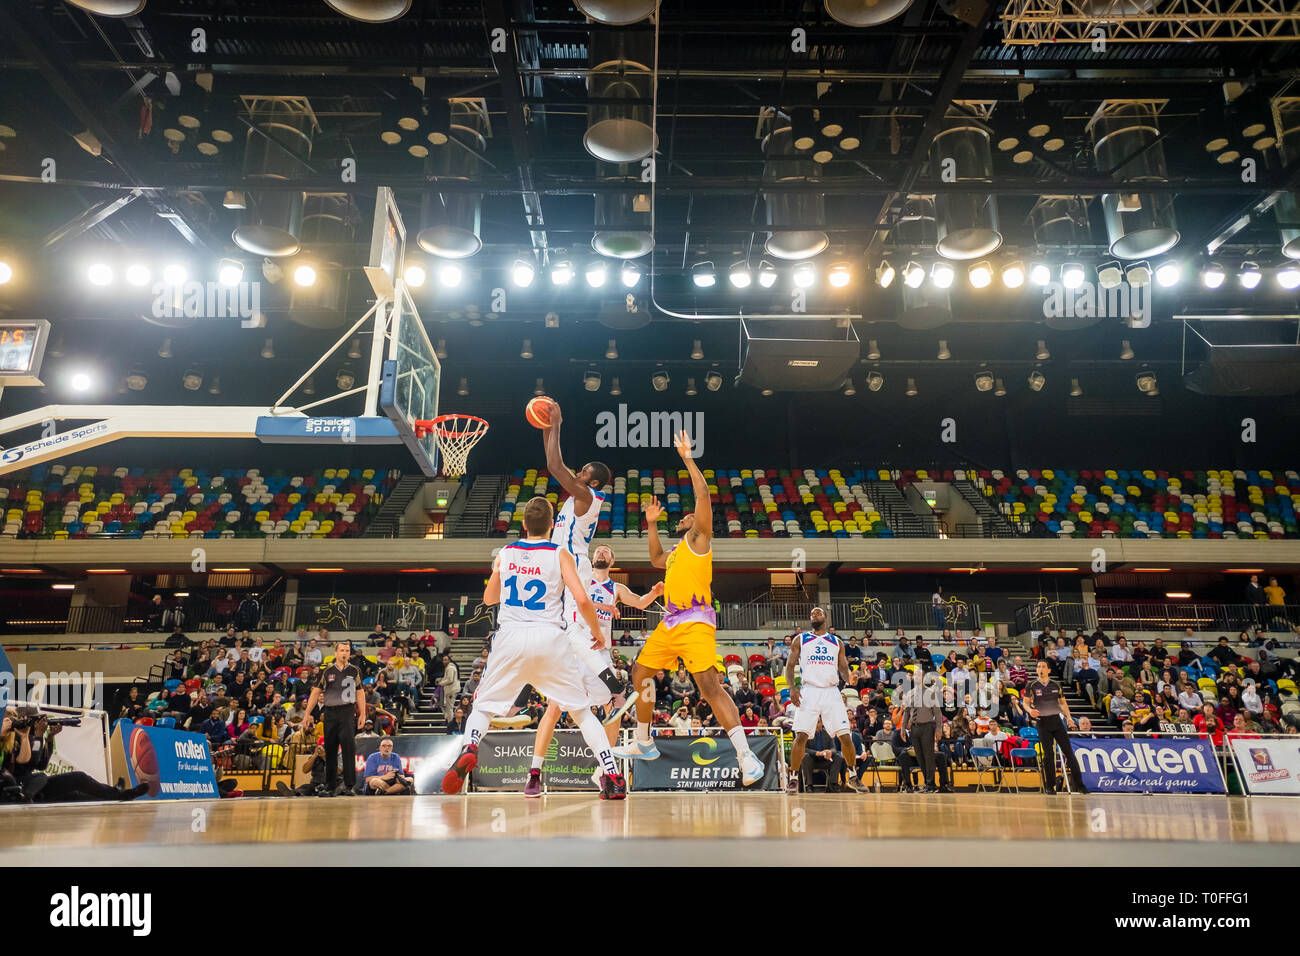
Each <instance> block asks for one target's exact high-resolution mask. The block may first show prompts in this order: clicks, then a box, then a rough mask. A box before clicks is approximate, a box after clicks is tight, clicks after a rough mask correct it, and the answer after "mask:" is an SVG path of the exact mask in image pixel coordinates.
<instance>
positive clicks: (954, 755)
mask: <svg viewBox="0 0 1300 956" xmlns="http://www.w3.org/2000/svg"><path fill="white" fill-rule="evenodd" d="M939 753H940V754H943V755H944V756H945V757H947V758H948V762H949V764H951V765H952V766H954V767H957V766H963V765H965V763H966V760H967V758H968V757H969V756H970V748H969V747H968V746H967V743H966V741H965V740H963V739H962V738H961V737H955V736H953V732H952V721H951V720H945V721H944V722H943V729H942V730H941V731H940V732H939Z"/></svg>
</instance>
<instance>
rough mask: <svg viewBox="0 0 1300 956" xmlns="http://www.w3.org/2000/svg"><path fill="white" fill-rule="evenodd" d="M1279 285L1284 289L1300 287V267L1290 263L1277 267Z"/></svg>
mask: <svg viewBox="0 0 1300 956" xmlns="http://www.w3.org/2000/svg"><path fill="white" fill-rule="evenodd" d="M1277 283H1278V285H1280V286H1281V287H1282V288H1284V289H1294V288H1296V287H1297V286H1300V266H1297V265H1296V264H1295V263H1294V262H1288V263H1286V264H1284V265H1280V266H1278V267H1277Z"/></svg>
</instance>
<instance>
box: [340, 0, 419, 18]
mask: <svg viewBox="0 0 1300 956" xmlns="http://www.w3.org/2000/svg"><path fill="white" fill-rule="evenodd" d="M325 3H326V5H328V6H329V8H330V9H331V10H335V11H337V12H338V13H341V14H343V15H344V16H345V17H351V18H352V19H353V20H362V21H364V22H366V23H389V22H391V21H393V20H397V19H399V18H401V17H404V16H406V12H407V11H408V10H410V9H411V0H325Z"/></svg>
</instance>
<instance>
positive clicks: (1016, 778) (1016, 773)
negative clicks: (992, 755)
mask: <svg viewBox="0 0 1300 956" xmlns="http://www.w3.org/2000/svg"><path fill="white" fill-rule="evenodd" d="M1008 756H1009V757H1010V758H1011V782H1012V784H1013V785H1014V786H1015V788H1016V793H1019V792H1020V766H1023V764H1022V765H1020V766H1017V765H1016V761H1017V760H1034V759H1035V758H1037V756H1038V751H1037V750H1036V749H1035V748H1033V747H1016V748H1015V749H1014V750H1012V751H1011V752H1010V753H1009V754H1008Z"/></svg>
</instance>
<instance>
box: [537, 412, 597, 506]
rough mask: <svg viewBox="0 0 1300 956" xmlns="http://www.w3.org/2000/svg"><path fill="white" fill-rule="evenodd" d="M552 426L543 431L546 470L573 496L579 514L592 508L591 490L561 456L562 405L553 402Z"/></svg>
mask: <svg viewBox="0 0 1300 956" xmlns="http://www.w3.org/2000/svg"><path fill="white" fill-rule="evenodd" d="M550 411H551V424H550V425H548V426H547V427H545V428H543V429H542V445H543V446H544V447H545V448H546V470H547V471H549V472H550V473H551V475H552V476H553V477H554V478H555V480H556V481H558V482H559V483H560V487H561V488H563V489H564V490H565V491H567V492H568V493H569V494H570V495H572V496H573V506H574V508H575V509H576V510H577V511H578V513H579V514H581V513H582V512H584V511H586V510H587V509H588V508H590V507H591V488H590V487H589V486H587V485H585V484H583V483H582V482H581V481H579V480H578V476H577V475H575V474H574V473H573V469H571V468H570V467H569V466H568V465H566V464H565V463H564V456H563V455H561V454H560V421H561V419H562V416H561V415H560V403H559V402H557V401H555V400H554V399H552V400H551V404H550Z"/></svg>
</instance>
